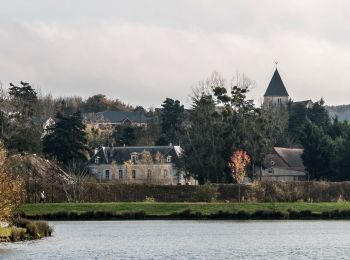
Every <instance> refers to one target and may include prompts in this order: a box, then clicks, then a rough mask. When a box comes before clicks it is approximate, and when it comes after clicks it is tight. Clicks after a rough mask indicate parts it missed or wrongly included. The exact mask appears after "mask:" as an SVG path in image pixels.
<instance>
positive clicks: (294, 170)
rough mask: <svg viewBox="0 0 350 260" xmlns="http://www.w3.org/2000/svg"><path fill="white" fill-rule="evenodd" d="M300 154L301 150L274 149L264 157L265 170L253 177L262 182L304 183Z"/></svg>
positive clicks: (304, 172)
mask: <svg viewBox="0 0 350 260" xmlns="http://www.w3.org/2000/svg"><path fill="white" fill-rule="evenodd" d="M302 154H303V149H299V148H283V147H274V148H273V151H272V152H271V153H269V154H268V155H266V158H265V162H264V164H265V169H261V170H258V171H256V172H255V176H256V178H257V179H260V180H262V181H305V180H306V176H307V175H306V170H305V166H304V164H303V160H302V159H301V155H302Z"/></svg>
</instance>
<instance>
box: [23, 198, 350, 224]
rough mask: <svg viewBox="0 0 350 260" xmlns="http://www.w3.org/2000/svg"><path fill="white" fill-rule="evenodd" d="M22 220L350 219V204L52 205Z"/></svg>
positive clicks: (37, 207) (30, 208) (27, 210)
mask: <svg viewBox="0 0 350 260" xmlns="http://www.w3.org/2000/svg"><path fill="white" fill-rule="evenodd" d="M20 210H21V212H22V213H21V214H22V216H25V217H27V218H31V219H46V220H123V219H131V220H132V219H139V220H141V219H350V203H349V202H337V203H306V202H295V203H287V202H279V203H254V202H245V203H232V202H231V203H229V202H211V203H186V202H184V203H174V202H172V203H164V202H119V203H117V202H113V203H50V204H48V203H47V204H25V205H22V206H21V208H20Z"/></svg>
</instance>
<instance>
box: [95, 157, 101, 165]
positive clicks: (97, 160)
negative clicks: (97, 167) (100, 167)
mask: <svg viewBox="0 0 350 260" xmlns="http://www.w3.org/2000/svg"><path fill="white" fill-rule="evenodd" d="M99 163H100V157H99V156H96V157H95V164H99Z"/></svg>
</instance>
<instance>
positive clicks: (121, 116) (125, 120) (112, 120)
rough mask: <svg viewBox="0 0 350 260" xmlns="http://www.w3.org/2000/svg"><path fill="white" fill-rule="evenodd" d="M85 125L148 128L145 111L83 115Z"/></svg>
mask: <svg viewBox="0 0 350 260" xmlns="http://www.w3.org/2000/svg"><path fill="white" fill-rule="evenodd" d="M83 119H84V122H85V124H90V125H92V126H96V127H99V126H104V125H108V126H118V125H126V126H147V121H146V116H145V113H144V111H134V112H124V111H104V112H97V113H85V114H83Z"/></svg>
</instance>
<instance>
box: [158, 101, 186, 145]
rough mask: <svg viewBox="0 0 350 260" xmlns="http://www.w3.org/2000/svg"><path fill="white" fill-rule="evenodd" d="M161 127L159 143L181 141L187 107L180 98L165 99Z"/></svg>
mask: <svg viewBox="0 0 350 260" xmlns="http://www.w3.org/2000/svg"><path fill="white" fill-rule="evenodd" d="M162 107H163V109H162V113H161V129H162V133H161V136H160V138H159V140H158V142H157V143H158V144H159V145H168V144H169V143H176V144H179V143H180V139H181V135H182V122H183V120H184V119H185V109H184V106H183V105H181V103H180V101H179V100H173V99H171V98H167V99H165V101H164V102H163V104H162Z"/></svg>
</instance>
